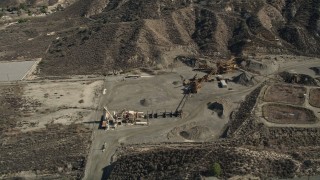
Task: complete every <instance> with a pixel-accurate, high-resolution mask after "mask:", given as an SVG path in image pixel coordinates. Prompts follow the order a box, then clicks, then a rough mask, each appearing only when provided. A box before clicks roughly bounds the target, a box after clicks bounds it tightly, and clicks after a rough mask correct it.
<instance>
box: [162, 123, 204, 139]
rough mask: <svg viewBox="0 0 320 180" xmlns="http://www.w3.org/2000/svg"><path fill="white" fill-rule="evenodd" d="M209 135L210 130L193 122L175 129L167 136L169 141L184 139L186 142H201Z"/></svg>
mask: <svg viewBox="0 0 320 180" xmlns="http://www.w3.org/2000/svg"><path fill="white" fill-rule="evenodd" d="M207 133H209V128H208V127H204V126H201V125H197V124H196V123H194V122H192V123H189V124H185V125H183V126H179V127H175V128H173V129H172V130H171V131H170V132H169V133H168V135H167V137H168V139H171V138H174V137H179V136H181V137H183V138H184V139H186V140H199V139H201V138H203V137H204V136H206V135H207Z"/></svg>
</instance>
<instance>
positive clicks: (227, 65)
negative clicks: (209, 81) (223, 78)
mask: <svg viewBox="0 0 320 180" xmlns="http://www.w3.org/2000/svg"><path fill="white" fill-rule="evenodd" d="M237 68H238V66H237V62H236V60H235V58H234V57H233V58H231V59H230V60H228V61H218V62H217V74H224V73H228V72H232V71H234V70H236V69H237Z"/></svg>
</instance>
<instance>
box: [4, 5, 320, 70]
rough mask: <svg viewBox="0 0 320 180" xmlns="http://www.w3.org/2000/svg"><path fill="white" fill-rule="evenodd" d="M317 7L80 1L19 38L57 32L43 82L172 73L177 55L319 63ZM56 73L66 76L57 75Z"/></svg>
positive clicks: (48, 57) (319, 28)
mask: <svg viewBox="0 0 320 180" xmlns="http://www.w3.org/2000/svg"><path fill="white" fill-rule="evenodd" d="M319 6H320V2H319V1H316V0H304V1H302V0H296V1H285V0H243V1H237V0H226V1H218V0H214V1H209V0H78V1H76V2H75V3H74V4H72V5H71V6H69V7H68V8H66V9H65V10H64V11H59V12H56V13H55V14H53V15H50V16H47V17H44V18H42V19H36V20H33V23H31V22H27V23H25V25H24V28H25V29H21V31H20V32H24V31H23V30H26V29H28V28H30V27H31V26H33V28H34V27H35V26H34V22H35V21H36V22H37V25H36V27H40V26H48V23H47V22H49V21H50V22H51V23H50V24H51V25H50V26H49V27H48V28H47V32H51V31H54V30H56V29H57V28H55V27H53V28H51V27H52V26H54V25H55V24H56V26H57V27H59V32H57V33H56V35H55V36H54V38H55V40H50V41H49V42H45V43H44V44H43V43H42V44H40V45H39V46H44V47H48V46H49V45H50V48H49V50H48V51H47V52H48V53H45V52H42V53H43V58H44V61H43V63H42V64H41V66H40V68H41V70H42V71H41V72H42V74H43V75H58V74H97V73H98V74H101V73H103V72H106V71H107V70H110V69H128V68H132V67H141V66H155V65H157V64H161V65H162V66H164V67H166V66H168V65H170V64H171V63H172V61H173V59H174V58H175V57H176V56H179V55H184V56H206V57H209V58H210V59H223V58H228V56H230V55H236V56H246V55H254V54H265V53H268V54H304V55H309V56H318V55H319V53H320V49H319V47H320V46H319V42H320V38H319V31H320V21H319ZM39 22H42V24H41V23H39ZM61 22H64V23H65V25H66V26H65V28H63V26H61V24H62V23H61ZM68 22H69V24H67V23H68ZM28 24H30V26H29V25H28ZM70 26H73V29H70ZM19 28H20V27H19ZM9 29H10V28H9ZM42 35H43V34H42ZM9 36H10V35H9ZM13 38H17V37H13ZM13 42H14V41H13ZM28 43H31V42H27V43H26V44H28ZM19 44H21V43H19ZM25 47H26V48H27V47H28V46H27V45H26V46H25ZM3 48H6V47H3ZM42 51H43V50H42ZM22 52H23V50H22ZM37 54H40V53H37ZM19 56H24V57H29V56H31V55H30V54H21V53H20V54H19ZM16 57H18V56H14V55H13V54H10V56H1V57H0V58H1V60H5V58H10V59H15V58H16ZM57 66H58V67H61V68H52V67H57Z"/></svg>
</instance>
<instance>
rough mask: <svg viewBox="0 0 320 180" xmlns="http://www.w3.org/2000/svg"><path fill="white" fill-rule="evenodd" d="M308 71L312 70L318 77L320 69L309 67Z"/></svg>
mask: <svg viewBox="0 0 320 180" xmlns="http://www.w3.org/2000/svg"><path fill="white" fill-rule="evenodd" d="M310 69H311V70H313V71H314V72H315V73H316V75H320V67H311V68H310Z"/></svg>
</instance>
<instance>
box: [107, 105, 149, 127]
mask: <svg viewBox="0 0 320 180" xmlns="http://www.w3.org/2000/svg"><path fill="white" fill-rule="evenodd" d="M146 119H147V118H146V115H145V114H144V112H138V111H130V110H126V109H123V110H122V111H120V112H116V111H113V112H112V113H111V112H110V111H109V110H108V108H107V107H104V110H103V117H102V120H101V128H103V129H110V128H113V129H115V128H116V127H118V126H120V125H122V124H123V123H126V124H136V125H148V121H146Z"/></svg>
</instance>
